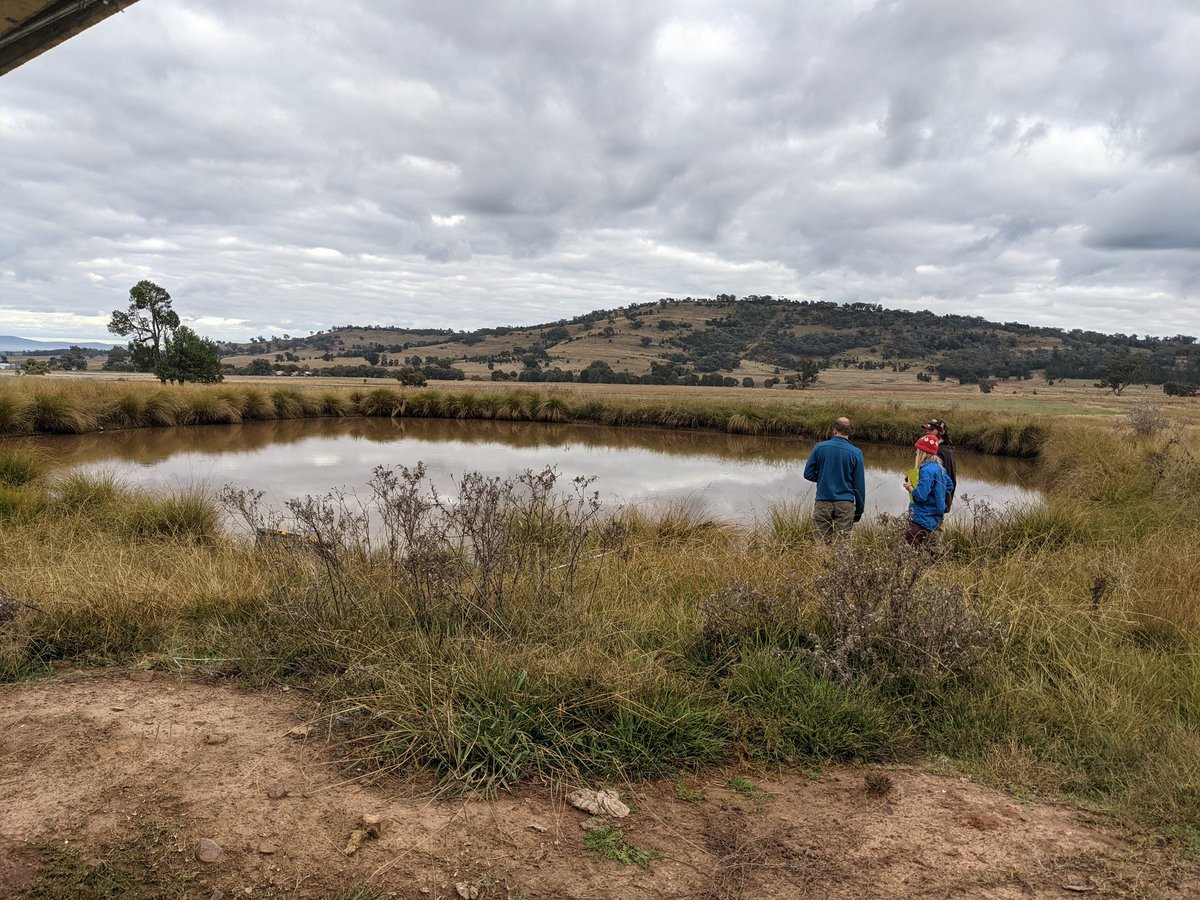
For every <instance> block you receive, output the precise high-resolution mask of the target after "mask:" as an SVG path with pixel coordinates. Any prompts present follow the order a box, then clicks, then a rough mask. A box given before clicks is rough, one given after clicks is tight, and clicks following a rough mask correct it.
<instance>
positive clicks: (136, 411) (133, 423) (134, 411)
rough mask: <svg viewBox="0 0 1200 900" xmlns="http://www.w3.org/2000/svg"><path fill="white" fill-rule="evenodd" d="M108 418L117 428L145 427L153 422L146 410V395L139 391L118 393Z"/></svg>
mask: <svg viewBox="0 0 1200 900" xmlns="http://www.w3.org/2000/svg"><path fill="white" fill-rule="evenodd" d="M106 418H107V419H108V421H109V422H110V423H111V424H112V425H114V426H115V427H117V428H144V427H145V426H147V425H150V424H153V423H152V422H151V420H150V416H149V415H148V414H147V411H146V397H145V395H144V394H141V393H139V392H137V391H122V392H121V393H120V394H118V395H117V396H116V397H115V398H114V399H113V401H112V406H111V408H110V409H109V411H108V415H107V416H106Z"/></svg>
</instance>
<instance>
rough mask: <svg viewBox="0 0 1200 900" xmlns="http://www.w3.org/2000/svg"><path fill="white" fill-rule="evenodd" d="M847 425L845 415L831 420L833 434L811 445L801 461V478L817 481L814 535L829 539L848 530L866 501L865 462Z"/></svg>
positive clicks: (829, 540) (846, 532) (845, 535)
mask: <svg viewBox="0 0 1200 900" xmlns="http://www.w3.org/2000/svg"><path fill="white" fill-rule="evenodd" d="M850 428H851V426H850V420H849V419H847V418H846V417H845V416H843V417H842V418H840V419H838V420H837V421H836V422H834V423H833V437H831V438H830V439H829V440H827V441H821V442H820V443H819V444H817V446H815V447H813V450H812V453H811V454H809V457H808V462H807V463H805V465H804V478H805V479H806V480H807V481H815V482H816V483H817V499H816V501H815V502H814V504H813V526H814V528H815V530H816V533H817V537H819V538H821V539H822V540H825V541H828V542H830V543H832V541H833V539H834V537H847V536H848V535H849V534H850V529H851V528H853V527H854V523H855V522H857V521H858V520H859V519H861V518H862V514H863V507H864V506H865V504H866V501H867V475H866V471H867V470H866V463H864V462H863V455H862V451H861V450H859V449H858V448H857V447H855V446H854V445H853V444H851V443H850Z"/></svg>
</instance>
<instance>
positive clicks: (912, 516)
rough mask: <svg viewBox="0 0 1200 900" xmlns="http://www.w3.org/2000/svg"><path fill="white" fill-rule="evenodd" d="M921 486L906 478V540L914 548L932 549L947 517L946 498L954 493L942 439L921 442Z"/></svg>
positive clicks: (918, 445)
mask: <svg viewBox="0 0 1200 900" xmlns="http://www.w3.org/2000/svg"><path fill="white" fill-rule="evenodd" d="M913 446H915V447H916V448H917V458H916V462H917V469H916V471H917V483H916V484H913V483H912V481H911V480H910V478H909V476H905V478H904V489H905V490H906V491H908V494H909V504H908V528H907V530H906V531H905V532H904V540H905V541H906V542H908V543H909V544H911V545H912V546H914V547H928V546H929V540H930V538H931V537H932V536H933V533H934V532H935V531H936V530H937V528H938V526H939V525H941V524H942V517H943V516H945V515H946V498H947V496H948V495H949V493H950V487H951V485H950V476H949V475H947V474H946V470H945V469H943V468H942V463H941V461H940V460H939V459H938V455H937V452H938V439H937V436H936V435H933V434H927V435H924V436H922V437H920V438H918V439H917V442H916V444H914V445H913Z"/></svg>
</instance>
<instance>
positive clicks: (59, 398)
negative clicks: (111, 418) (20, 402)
mask: <svg viewBox="0 0 1200 900" xmlns="http://www.w3.org/2000/svg"><path fill="white" fill-rule="evenodd" d="M25 421H26V422H28V424H29V428H30V429H31V430H33V431H35V432H40V433H42V434H82V433H83V432H85V431H92V430H93V429H94V428H95V421H94V419H93V418H92V416H91V415H90V414H89V411H88V410H86V409H84V407H83V406H82V405H81V404H80V403H79V401H78V400H76V399H75V398H74V397H71V396H69V395H67V394H61V393H56V392H52V391H38V392H37V393H35V394H34V395H33V397H32V398H31V400H30V402H29V405H28V406H27V407H26V409H25Z"/></svg>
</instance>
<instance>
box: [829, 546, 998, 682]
mask: <svg viewBox="0 0 1200 900" xmlns="http://www.w3.org/2000/svg"><path fill="white" fill-rule="evenodd" d="M935 565H936V562H935V560H934V558H933V557H932V556H931V555H930V554H929V553H927V552H925V551H924V550H923V549H920V548H914V547H909V546H908V545H907V544H904V543H902V542H895V543H885V544H881V545H878V546H870V547H864V548H861V549H854V548H852V547H849V546H842V547H838V548H836V549H835V551H834V553H833V555H832V556H831V557H830V559H829V561H828V562H827V563H826V568H825V571H824V573H823V574H822V575H821V576H820V577H819V578H818V579H817V581H816V584H815V589H816V594H817V597H818V598H819V600H820V602H821V606H822V610H823V613H824V618H825V634H824V635H823V636H817V635H814V636H812V638H811V640H812V642H813V644H814V649H812V650H808V651H806V653H807V655H808V656H809V658H810V659H811V660H812V662H813V663H814V664H815V666H816V667H817V669H818V671H820V672H821V673H822V674H823V675H825V676H826V677H829V678H833V679H834V680H836V681H838V682H841V683H843V684H849V683H851V682H853V681H855V680H857V679H859V678H867V679H869V680H872V681H876V682H881V683H882V682H887V681H891V680H894V679H897V678H901V679H907V680H916V681H920V682H925V683H934V684H936V683H937V682H940V681H942V680H943V679H945V678H947V677H948V676H951V675H953V674H955V673H958V672H961V671H963V670H964V669H966V668H967V667H969V666H970V665H971V664H972V663H974V662H976V661H978V660H979V659H981V658H982V657H983V656H984V655H986V654H987V653H989V652H990V651H992V650H993V649H995V648H996V647H998V646H999V644H1000V642H1001V640H1002V639H1003V637H1004V635H1005V633H1006V628H1005V626H1003V625H1002V624H1000V623H997V622H992V621H989V620H988V618H987V617H986V616H985V615H984V614H983V613H982V611H981V610H980V609H979V603H978V598H972V597H969V596H968V595H967V592H966V591H965V590H964V589H963V588H961V587H959V586H957V585H954V584H950V583H948V582H944V581H940V580H938V579H937V578H936V577H935V576H934V575H933V574H932V572H931V569H933V567H934V566H935Z"/></svg>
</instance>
